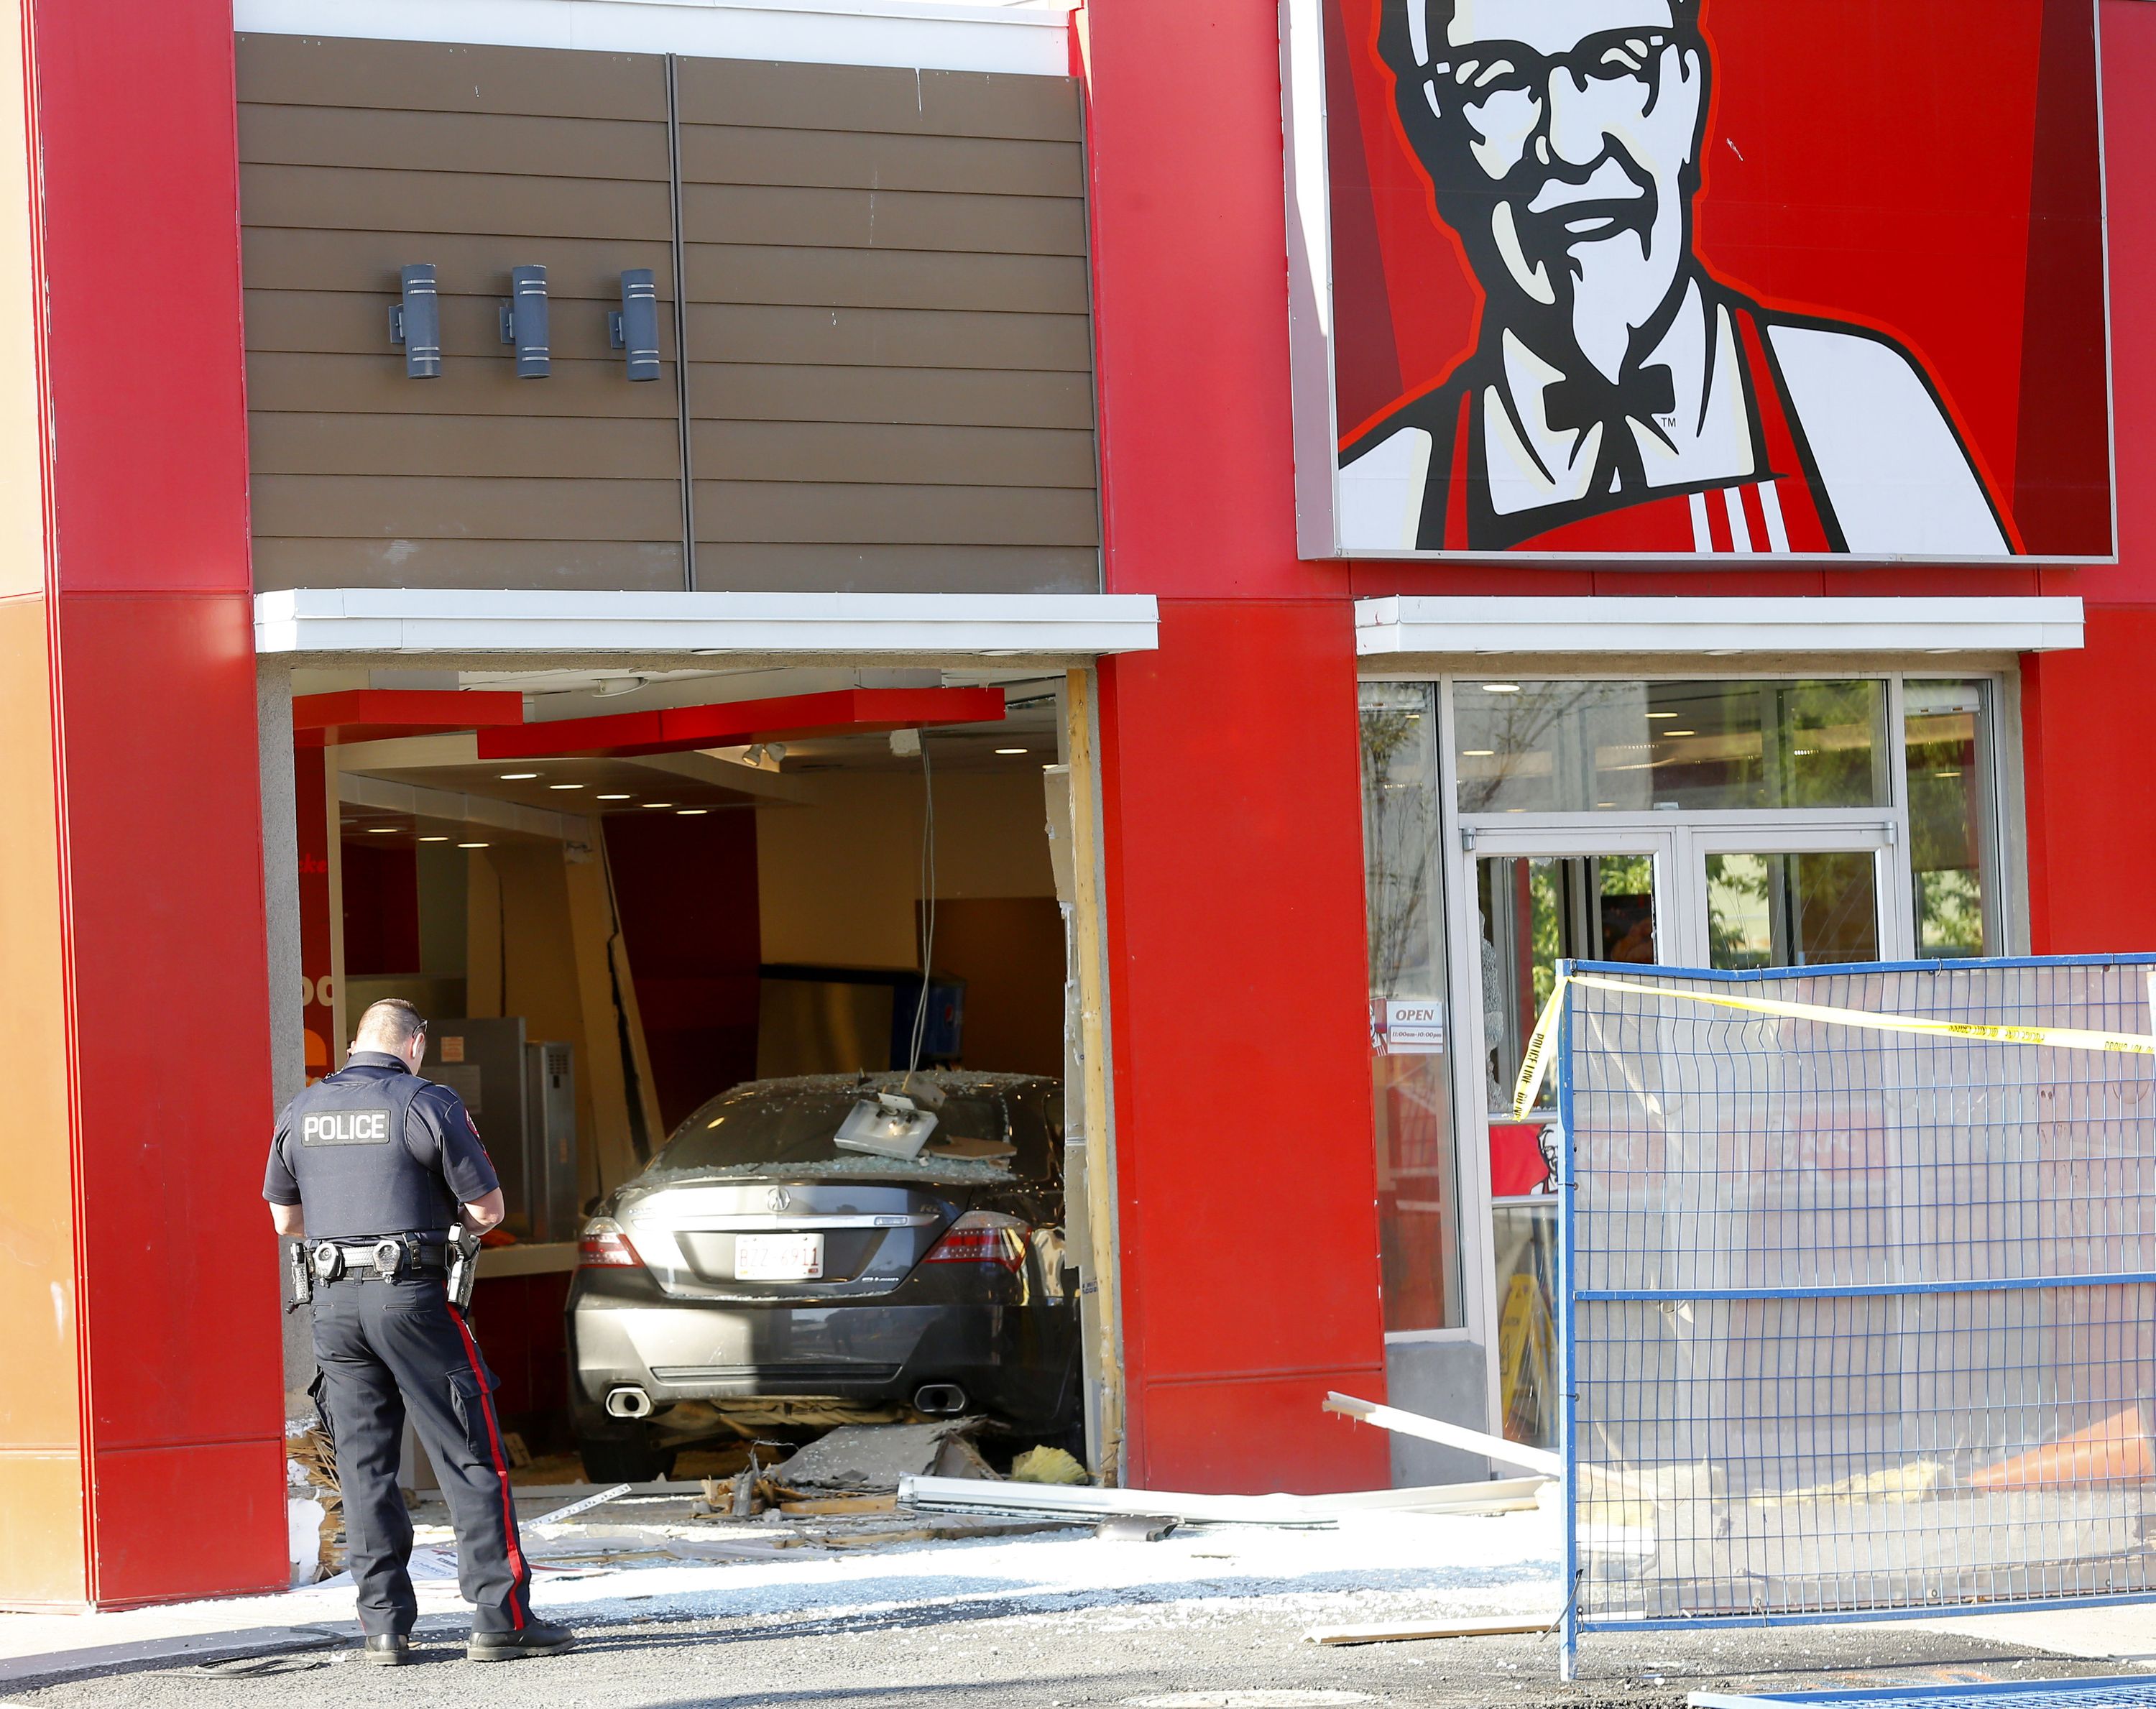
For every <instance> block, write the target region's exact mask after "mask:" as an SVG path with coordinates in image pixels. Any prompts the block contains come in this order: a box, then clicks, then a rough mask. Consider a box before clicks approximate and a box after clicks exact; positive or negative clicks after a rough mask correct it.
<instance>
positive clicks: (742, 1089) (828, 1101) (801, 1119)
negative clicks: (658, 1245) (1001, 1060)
mask: <svg viewBox="0 0 2156 1709" xmlns="http://www.w3.org/2000/svg"><path fill="white" fill-rule="evenodd" d="M898 1084H899V1076H897V1075H892V1076H891V1079H890V1080H889V1081H888V1082H885V1081H884V1080H881V1079H880V1078H879V1079H878V1080H873V1081H871V1082H870V1083H869V1084H867V1085H863V1084H860V1083H859V1082H857V1081H855V1080H851V1079H850V1078H841V1077H839V1076H828V1077H827V1076H818V1077H817V1078H816V1079H814V1080H796V1081H776V1082H774V1081H764V1082H761V1083H755V1084H752V1085H746V1086H737V1087H735V1088H734V1089H733V1090H732V1091H728V1092H722V1093H721V1094H720V1095H719V1096H717V1097H716V1098H713V1099H712V1100H711V1101H710V1102H709V1103H707V1104H706V1105H705V1106H703V1107H702V1108H701V1109H700V1110H698V1111H696V1114H695V1115H693V1116H690V1118H689V1119H688V1120H687V1121H685V1122H683V1123H682V1124H681V1126H680V1127H679V1128H677V1129H676V1130H675V1134H674V1137H673V1138H672V1139H671V1140H670V1141H668V1142H667V1144H666V1147H665V1150H663V1151H662V1152H660V1153H659V1155H658V1156H657V1157H654V1158H653V1159H652V1162H651V1167H652V1168H653V1169H654V1171H666V1172H670V1173H680V1172H685V1171H690V1170H694V1171H697V1172H699V1173H702V1172H707V1171H710V1172H723V1173H727V1174H742V1175H748V1174H757V1173H762V1172H764V1171H766V1170H768V1169H770V1168H773V1167H778V1168H784V1169H786V1170H788V1172H789V1173H798V1174H810V1175H818V1176H821V1175H870V1176H882V1177H886V1178H887V1177H890V1176H892V1175H918V1176H921V1177H924V1178H931V1179H933V1178H938V1177H941V1178H945V1179H953V1180H973V1181H983V1180H994V1181H1007V1180H1010V1179H1013V1178H1016V1179H1019V1180H1022V1181H1045V1180H1048V1179H1050V1178H1053V1176H1054V1174H1055V1141H1054V1138H1053V1136H1052V1135H1051V1133H1050V1128H1049V1120H1048V1116H1047V1114H1046V1113H1045V1107H1044V1106H1045V1102H1046V1101H1047V1098H1048V1096H1049V1095H1050V1094H1052V1093H1053V1091H1054V1090H1055V1088H1054V1087H1053V1085H1051V1084H1050V1083H1048V1082H1045V1081H1040V1080H1015V1079H1014V1080H1011V1081H1009V1082H1008V1083H1007V1084H1004V1085H998V1084H996V1083H995V1082H993V1081H987V1082H973V1083H967V1082H958V1083H956V1084H953V1083H952V1082H949V1081H944V1082H942V1085H944V1087H945V1089H946V1091H947V1096H946V1097H945V1099H944V1101H943V1103H942V1106H941V1107H940V1108H938V1109H937V1111H936V1131H935V1132H934V1133H933V1134H932V1135H931V1136H930V1137H929V1140H928V1143H927V1147H924V1148H923V1150H922V1151H921V1155H920V1156H919V1157H914V1158H911V1159H906V1158H901V1157H872V1156H868V1155H865V1154H864V1153H862V1152H852V1151H842V1150H840V1149H839V1147H838V1146H837V1145H835V1144H834V1142H833V1140H834V1136H835V1135H836V1134H837V1132H838V1131H839V1124H840V1123H841V1122H843V1121H844V1120H845V1119H846V1117H847V1116H848V1115H849V1114H850V1112H851V1111H852V1110H853V1107H854V1106H855V1104H856V1103H857V1102H859V1101H860V1100H861V1099H863V1098H872V1097H874V1096H875V1095H876V1093H877V1092H878V1091H897V1089H898Z"/></svg>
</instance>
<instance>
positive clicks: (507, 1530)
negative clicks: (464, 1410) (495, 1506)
mask: <svg viewBox="0 0 2156 1709" xmlns="http://www.w3.org/2000/svg"><path fill="white" fill-rule="evenodd" d="M449 1317H450V1319H451V1321H452V1322H454V1323H455V1324H456V1326H457V1333H458V1334H459V1335H460V1336H462V1337H464V1342H465V1359H466V1360H467V1361H469V1362H470V1365H471V1373H472V1380H473V1381H474V1382H475V1383H478V1384H479V1407H480V1411H481V1412H482V1413H484V1414H485V1415H486V1444H487V1450H488V1451H489V1452H490V1454H492V1455H493V1456H494V1469H495V1472H496V1473H497V1474H498V1475H500V1479H501V1540H502V1547H504V1548H505V1549H506V1551H507V1552H508V1555H509V1573H510V1577H511V1579H512V1580H513V1581H514V1583H516V1589H517V1594H516V1595H515V1596H513V1597H511V1599H510V1602H509V1612H510V1614H511V1616H512V1617H513V1618H514V1619H515V1620H516V1629H517V1630H518V1631H520V1632H521V1631H522V1630H523V1629H524V1604H526V1602H527V1601H529V1600H530V1599H531V1568H528V1567H526V1565H525V1564H524V1547H523V1545H522V1544H521V1542H518V1540H517V1536H516V1502H515V1501H514V1500H512V1499H511V1496H510V1493H509V1459H508V1456H507V1455H505V1454H504V1453H503V1452H502V1451H501V1431H500V1428H499V1427H498V1426H496V1424H495V1421H494V1396H493V1395H492V1394H491V1393H489V1392H488V1389H487V1386H486V1372H485V1368H483V1367H482V1366H481V1365H480V1357H479V1344H478V1343H477V1342H475V1341H474V1340H473V1339H472V1334H471V1331H470V1329H468V1328H467V1327H465V1314H464V1313H463V1312H462V1311H459V1310H458V1309H457V1308H456V1307H455V1306H450V1307H449Z"/></svg>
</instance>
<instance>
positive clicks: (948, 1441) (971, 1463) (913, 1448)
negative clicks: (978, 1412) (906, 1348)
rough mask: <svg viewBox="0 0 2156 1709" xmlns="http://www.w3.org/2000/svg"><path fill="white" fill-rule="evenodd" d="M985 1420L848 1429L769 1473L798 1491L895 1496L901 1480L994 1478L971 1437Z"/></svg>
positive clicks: (822, 1439)
mask: <svg viewBox="0 0 2156 1709" xmlns="http://www.w3.org/2000/svg"><path fill="white" fill-rule="evenodd" d="M987 1425H988V1420H987V1419H979V1418H968V1419H932V1420H931V1421H929V1422H928V1423H927V1424H848V1425H844V1426H842V1427H841V1428H839V1429H835V1430H833V1431H832V1432H831V1433H830V1434H829V1435H826V1436H822V1437H819V1438H818V1439H817V1440H815V1441H814V1442H811V1443H810V1444H809V1445H808V1446H807V1447H805V1448H803V1449H801V1450H798V1451H797V1452H796V1453H795V1454H793V1455H792V1456H791V1457H790V1458H788V1459H786V1460H781V1461H779V1462H778V1464H777V1465H775V1466H773V1467H771V1468H770V1470H772V1471H773V1472H774V1473H775V1474H777V1475H778V1477H779V1480H780V1481H782V1482H783V1483H784V1484H786V1485H787V1486H788V1487H789V1488H792V1489H794V1490H798V1491H812V1490H816V1491H845V1492H847V1493H849V1494H863V1493H877V1494H880V1493H881V1492H883V1491H893V1492H896V1490H897V1488H898V1481H899V1480H900V1479H901V1478H902V1477H908V1476H913V1475H921V1474H924V1473H932V1474H934V1475H937V1476H938V1477H957V1478H993V1477H994V1476H995V1475H996V1473H995V1471H994V1470H993V1468H992V1467H990V1465H988V1461H987V1460H983V1459H982V1458H981V1454H980V1450H978V1449H977V1448H976V1447H974V1445H973V1438H974V1437H976V1436H978V1435H979V1434H980V1433H981V1432H982V1430H983V1429H986V1428H987Z"/></svg>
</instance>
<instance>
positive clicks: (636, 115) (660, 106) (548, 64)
mask: <svg viewBox="0 0 2156 1709" xmlns="http://www.w3.org/2000/svg"><path fill="white" fill-rule="evenodd" d="M235 48H236V53H237V62H238V63H237V77H238V84H239V99H240V100H243V101H261V102H265V103H269V102H275V103H289V104H292V105H302V106H318V107H382V108H389V109H405V110H413V111H418V112H429V113H524V114H531V115H537V116H542V117H547V118H557V119H649V118H650V117H651V116H652V115H654V113H656V114H657V115H659V116H660V118H661V119H662V120H663V119H664V118H665V113H666V63H665V59H663V58H661V57H660V55H657V54H593V53H564V52H562V51H561V50H559V49H552V48H497V47H477V46H472V45H469V44H463V43H442V42H377V41H365V40H361V39H359V38H354V37H346V36H331V37H321V36H287V35H254V34H246V35H242V36H239V38H237V39H236V42H235Z"/></svg>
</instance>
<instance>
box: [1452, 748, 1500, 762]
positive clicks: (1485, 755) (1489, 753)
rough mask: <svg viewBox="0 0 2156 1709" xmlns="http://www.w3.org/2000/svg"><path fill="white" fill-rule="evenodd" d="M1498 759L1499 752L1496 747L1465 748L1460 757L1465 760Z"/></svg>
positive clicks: (1462, 749) (1461, 750)
mask: <svg viewBox="0 0 2156 1709" xmlns="http://www.w3.org/2000/svg"><path fill="white" fill-rule="evenodd" d="M1496 757H1497V750H1496V748H1494V747H1463V748H1461V749H1460V758H1462V759H1464V760H1493V759H1495V758H1496Z"/></svg>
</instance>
